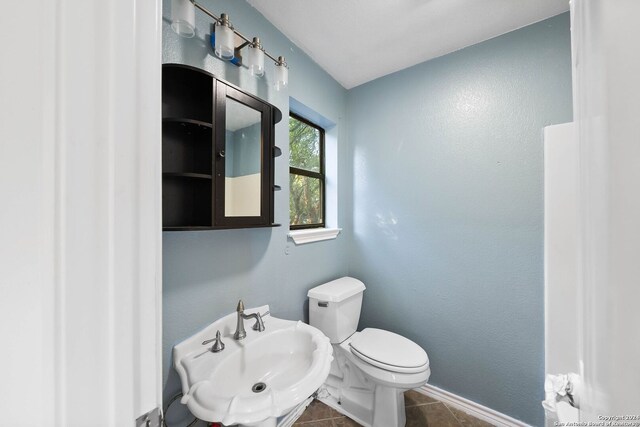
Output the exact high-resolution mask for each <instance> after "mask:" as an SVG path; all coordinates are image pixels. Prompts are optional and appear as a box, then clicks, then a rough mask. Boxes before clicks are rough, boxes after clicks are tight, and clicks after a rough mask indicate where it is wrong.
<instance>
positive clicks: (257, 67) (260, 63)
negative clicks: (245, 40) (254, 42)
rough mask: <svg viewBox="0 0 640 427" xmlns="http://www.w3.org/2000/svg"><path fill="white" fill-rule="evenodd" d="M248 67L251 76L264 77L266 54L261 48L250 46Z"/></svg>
mask: <svg viewBox="0 0 640 427" xmlns="http://www.w3.org/2000/svg"><path fill="white" fill-rule="evenodd" d="M247 67H249V71H250V72H251V75H253V76H257V77H262V75H263V74H264V52H263V51H262V50H261V49H260V48H257V47H253V46H249V49H248V52H247Z"/></svg>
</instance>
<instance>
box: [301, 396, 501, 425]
mask: <svg viewBox="0 0 640 427" xmlns="http://www.w3.org/2000/svg"><path fill="white" fill-rule="evenodd" d="M404 401H405V406H406V411H407V425H406V427H426V426H430V427H441V426H442V427H489V426H491V424H489V423H487V422H485V421H481V420H479V419H477V418H474V417H472V416H471V415H468V414H465V413H464V412H462V411H459V410H457V409H454V408H452V407H450V406H447V405H446V404H444V403H442V402H440V401H438V400H435V399H433V398H431V397H429V396H425V395H424V394H422V393H418V392H417V391H413V390H411V391H408V392H406V393H405V394H404ZM294 426H295V427H359V426H360V424H358V423H356V422H355V421H352V420H351V419H349V418H347V417H345V416H344V415H342V414H340V413H339V412H337V411H335V410H334V409H332V408H330V407H328V406H327V405H325V404H323V403H321V402H319V401H317V400H314V401H313V403H311V405H309V406H308V407H307V410H306V411H304V413H303V414H302V416H301V417H300V418H299V419H298V421H296V423H295V424H294Z"/></svg>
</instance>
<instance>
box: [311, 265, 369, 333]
mask: <svg viewBox="0 0 640 427" xmlns="http://www.w3.org/2000/svg"><path fill="white" fill-rule="evenodd" d="M364 290H365V286H364V283H362V282H361V281H360V280H358V279H354V278H353V277H341V278H340V279H336V280H333V281H331V282H328V283H325V284H324V285H320V286H316V287H315V288H313V289H310V290H309V293H308V294H307V296H308V297H309V324H310V325H311V326H313V327H315V328H318V329H320V330H321V331H322V332H323V333H324V334H325V335H326V336H327V337H329V339H330V340H331V343H332V344H339V343H341V342H342V341H344V340H346V339H347V338H349V337H350V336H351V335H353V334H354V333H355V332H356V330H357V328H358V321H359V320H360V309H361V308H362V293H363V292H364Z"/></svg>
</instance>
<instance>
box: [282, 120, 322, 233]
mask: <svg viewBox="0 0 640 427" xmlns="http://www.w3.org/2000/svg"><path fill="white" fill-rule="evenodd" d="M323 163H324V130H323V129H321V128H320V127H318V126H315V125H313V124H312V123H309V122H307V121H306V120H304V119H302V118H300V117H298V116H296V115H295V114H293V113H292V114H291V116H290V117H289V189H290V190H289V191H290V192H289V213H290V225H291V228H292V229H296V228H312V227H324V164H323Z"/></svg>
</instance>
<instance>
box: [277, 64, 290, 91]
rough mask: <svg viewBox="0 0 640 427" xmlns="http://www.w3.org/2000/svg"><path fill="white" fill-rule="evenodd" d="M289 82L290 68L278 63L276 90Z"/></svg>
mask: <svg viewBox="0 0 640 427" xmlns="http://www.w3.org/2000/svg"><path fill="white" fill-rule="evenodd" d="M288 84H289V70H288V69H287V67H286V66H285V65H276V90H281V89H284V88H285V87H287V85H288Z"/></svg>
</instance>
